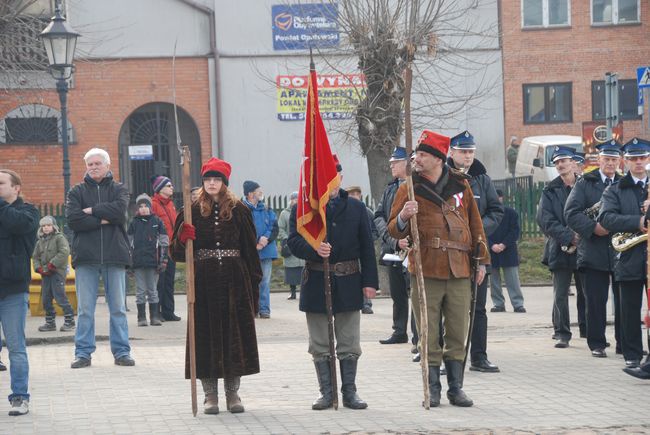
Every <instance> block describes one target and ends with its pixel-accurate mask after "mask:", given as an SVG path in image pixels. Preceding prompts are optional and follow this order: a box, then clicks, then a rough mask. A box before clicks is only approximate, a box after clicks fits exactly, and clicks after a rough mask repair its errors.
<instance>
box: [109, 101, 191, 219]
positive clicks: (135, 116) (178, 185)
mask: <svg viewBox="0 0 650 435" xmlns="http://www.w3.org/2000/svg"><path fill="white" fill-rule="evenodd" d="M178 129H179V131H180V137H181V144H183V145H187V146H189V148H190V153H191V155H192V167H191V171H190V178H191V185H192V186H196V185H198V184H199V183H200V181H201V174H200V170H201V138H200V135H199V130H198V128H197V127H196V123H195V122H194V120H193V119H192V117H191V116H190V115H189V114H188V113H187V112H186V111H185V110H183V109H182V108H180V107H178ZM119 144H120V174H121V175H122V182H123V183H124V184H125V185H126V186H127V187H128V188H129V192H130V193H131V200H132V201H135V198H136V196H137V195H139V194H141V193H143V192H146V193H147V194H149V195H153V189H152V187H151V177H152V176H153V175H156V174H157V175H165V176H167V177H169V178H171V180H172V181H173V182H174V187H175V189H174V202H175V203H176V205H177V206H180V205H181V204H182V199H181V198H182V187H183V186H182V168H181V166H180V154H179V152H178V149H177V148H176V126H175V123H174V106H173V105H172V104H169V103H149V104H145V105H144V106H141V107H139V108H138V109H137V110H135V111H134V112H133V113H131V115H129V117H128V118H127V119H126V120H125V121H124V123H123V124H122V128H121V129H120V137H119ZM190 187H191V186H190Z"/></svg>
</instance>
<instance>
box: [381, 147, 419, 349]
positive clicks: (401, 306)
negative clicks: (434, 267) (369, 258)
mask: <svg viewBox="0 0 650 435" xmlns="http://www.w3.org/2000/svg"><path fill="white" fill-rule="evenodd" d="M406 157H407V156H406V149H405V148H401V147H396V148H395V150H394V151H393V154H392V155H391V157H390V161H389V162H390V163H389V164H390V171H391V175H392V176H393V177H394V178H393V181H391V182H390V183H388V186H386V190H384V194H383V195H382V197H381V201H380V202H379V206H378V207H377V210H376V211H375V226H376V227H377V231H378V232H379V237H380V238H381V257H380V259H379V264H382V265H384V266H386V267H387V270H388V282H389V285H390V298H391V299H392V300H393V333H392V334H391V335H390V337H388V338H386V339H384V340H379V342H380V343H381V344H395V343H406V342H407V341H408V333H407V332H406V328H407V325H408V319H409V294H408V288H409V285H408V282H407V275H406V274H405V273H404V266H403V265H402V262H401V261H384V260H383V257H384V255H385V254H397V253H400V252H404V251H406V250H407V249H408V246H409V241H408V239H407V238H403V239H399V240H398V239H395V238H393V237H392V236H391V235H390V234H388V219H390V210H391V207H392V206H393V200H394V199H395V193H397V189H398V188H399V186H400V185H401V184H402V183H403V182H404V181H405V180H406ZM415 335H416V334H415V332H414V339H415V338H416V337H415ZM413 344H415V341H414V342H413Z"/></svg>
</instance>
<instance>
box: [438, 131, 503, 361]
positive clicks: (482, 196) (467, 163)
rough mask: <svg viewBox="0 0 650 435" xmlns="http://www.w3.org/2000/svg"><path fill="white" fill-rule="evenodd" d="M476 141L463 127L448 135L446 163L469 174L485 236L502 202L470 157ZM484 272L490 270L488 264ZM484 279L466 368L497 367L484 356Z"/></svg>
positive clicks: (482, 168) (497, 220)
mask: <svg viewBox="0 0 650 435" xmlns="http://www.w3.org/2000/svg"><path fill="white" fill-rule="evenodd" d="M475 150H476V144H475V143H474V137H473V136H472V135H471V134H470V133H469V132H468V131H464V132H462V133H460V134H458V135H456V136H454V137H452V138H451V153H450V157H449V158H448V159H447V164H448V165H449V166H450V167H451V168H453V169H458V170H459V171H461V172H463V173H464V174H467V175H469V177H470V179H469V185H470V187H471V188H472V192H473V194H474V200H475V201H476V205H477V206H478V210H479V213H480V214H481V220H482V221H483V231H484V232H485V234H486V235H487V236H489V235H490V234H492V233H493V232H494V231H495V230H496V229H497V228H498V226H499V223H500V222H501V219H503V214H504V211H503V204H501V202H499V197H498V195H497V191H496V189H495V188H494V184H492V179H490V176H489V175H488V174H487V171H486V169H485V166H483V164H482V163H481V162H480V161H479V160H477V159H476V158H474V153H475ZM487 273H490V269H489V267H488V269H487ZM487 285H488V280H487V279H486V280H484V281H483V282H482V283H481V284H480V285H479V286H478V291H477V294H476V308H475V310H474V316H475V318H474V329H473V330H472V349H471V352H470V354H471V362H472V364H471V365H470V367H469V369H470V370H475V371H479V372H491V373H494V372H498V371H499V367H497V365H496V364H492V363H491V362H490V361H489V360H488V357H487V325H488V318H487V314H486V310H485V305H486V303H487Z"/></svg>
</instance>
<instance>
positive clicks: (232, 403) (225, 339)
mask: <svg viewBox="0 0 650 435" xmlns="http://www.w3.org/2000/svg"><path fill="white" fill-rule="evenodd" d="M230 171H231V168H230V164H228V162H225V161H223V160H219V159H217V158H214V157H213V158H211V159H210V160H208V162H207V163H205V164H204V165H203V167H202V168H201V176H202V177H203V186H202V188H201V192H200V194H199V198H198V200H197V201H195V202H194V203H193V204H192V223H193V225H191V224H188V223H185V222H184V218H183V212H182V211H181V212H180V213H179V215H178V217H177V219H176V224H175V228H174V236H173V240H172V243H171V250H172V257H173V259H174V260H176V261H181V262H184V261H185V242H186V241H187V240H188V239H192V240H194V289H195V292H196V302H195V305H194V321H195V340H196V377H197V378H199V379H200V380H201V383H202V385H203V391H204V393H205V402H204V405H205V407H204V412H205V413H206V414H217V413H218V412H219V407H218V398H217V380H218V379H219V378H223V379H224V387H225V391H226V405H227V409H228V410H229V411H230V412H233V413H235V412H243V411H244V407H243V406H242V404H241V400H240V398H239V395H238V390H239V383H240V377H241V376H245V375H252V374H255V373H259V371H260V366H259V358H258V353H257V337H256V334H255V313H256V312H257V310H258V303H259V283H260V281H261V279H262V269H261V266H260V260H259V255H258V254H257V249H256V246H255V245H256V243H257V242H256V235H255V226H254V224H253V218H252V215H251V212H250V209H249V208H248V207H246V206H245V205H244V204H242V203H241V201H239V200H238V199H237V197H236V196H235V194H234V193H233V192H232V191H231V190H230V189H228V179H229V178H230ZM189 375H190V372H189V356H186V364H185V377H186V378H188V379H189Z"/></svg>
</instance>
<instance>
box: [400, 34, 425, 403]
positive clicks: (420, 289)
mask: <svg viewBox="0 0 650 435" xmlns="http://www.w3.org/2000/svg"><path fill="white" fill-rule="evenodd" d="M407 50H408V56H409V58H408V62H407V64H406V71H405V76H404V136H405V138H406V155H407V156H408V157H407V163H406V185H407V187H408V195H409V201H415V191H414V190H413V177H412V175H411V174H412V167H411V159H410V155H411V153H412V152H413V131H412V130H413V127H412V125H411V86H412V84H413V70H412V68H411V63H412V61H413V55H414V53H415V48H414V47H413V45H412V44H410V45H409V46H408V47H407ZM410 223H411V237H412V238H413V240H412V242H413V246H412V248H411V252H412V253H413V258H414V259H415V277H416V284H417V297H418V302H419V303H420V312H419V316H420V330H419V331H418V332H419V334H420V336H419V341H418V342H419V344H420V368H421V369H422V384H423V385H422V386H423V388H424V403H423V405H424V409H429V355H428V353H429V342H428V339H429V333H428V331H429V316H428V313H427V297H426V291H425V289H424V275H423V274H422V257H421V256H420V233H419V232H418V219H417V215H413V217H411V221H410Z"/></svg>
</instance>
